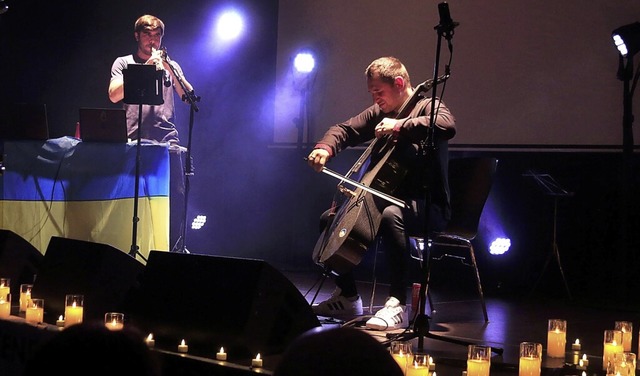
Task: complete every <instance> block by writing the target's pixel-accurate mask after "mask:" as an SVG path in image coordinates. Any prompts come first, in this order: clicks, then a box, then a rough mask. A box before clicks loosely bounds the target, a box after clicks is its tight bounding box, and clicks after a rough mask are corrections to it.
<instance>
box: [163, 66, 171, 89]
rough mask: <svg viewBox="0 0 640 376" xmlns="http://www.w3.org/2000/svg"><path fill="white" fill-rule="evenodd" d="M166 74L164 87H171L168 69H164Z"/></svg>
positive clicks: (164, 75)
mask: <svg viewBox="0 0 640 376" xmlns="http://www.w3.org/2000/svg"><path fill="white" fill-rule="evenodd" d="M163 71H164V74H163V75H162V76H163V77H164V86H166V87H170V86H171V76H169V72H167V70H166V69H163Z"/></svg>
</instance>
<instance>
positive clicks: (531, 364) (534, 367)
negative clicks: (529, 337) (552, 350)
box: [518, 342, 542, 376]
mask: <svg viewBox="0 0 640 376" xmlns="http://www.w3.org/2000/svg"><path fill="white" fill-rule="evenodd" d="M541 371H542V344H541V343H536V342H522V343H520V359H519V366H518V376H540V372H541Z"/></svg>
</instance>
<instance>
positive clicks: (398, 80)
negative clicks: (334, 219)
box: [307, 56, 456, 330]
mask: <svg viewBox="0 0 640 376" xmlns="http://www.w3.org/2000/svg"><path fill="white" fill-rule="evenodd" d="M365 76H366V79H367V88H368V91H369V93H370V94H371V98H372V100H373V105H371V106H370V107H368V108H367V109H365V110H364V111H362V112H361V113H360V114H358V115H356V116H354V117H352V118H350V119H348V120H347V121H345V122H342V123H340V124H336V125H333V126H332V127H330V128H329V129H328V130H327V132H326V133H325V134H324V136H323V137H322V139H321V140H320V141H318V143H317V144H316V146H315V148H314V149H313V150H312V151H311V153H309V156H308V159H307V160H308V163H309V165H310V166H311V167H312V168H313V169H314V170H316V171H318V172H319V171H322V168H323V167H324V166H325V164H326V163H327V161H328V160H329V159H330V158H332V157H334V156H335V155H336V154H338V153H339V152H340V151H342V150H344V149H345V148H347V147H351V146H357V145H359V144H362V143H364V142H366V141H369V140H372V139H374V138H381V137H391V138H392V139H393V140H394V142H395V143H396V146H395V148H396V150H395V152H398V153H401V155H402V156H403V160H404V161H405V162H406V166H405V167H406V168H407V169H408V173H407V175H406V177H405V178H404V179H403V180H402V181H401V182H400V183H399V185H398V187H397V188H396V190H395V191H394V194H393V196H395V197H396V198H399V199H401V200H404V201H405V203H407V206H408V207H409V209H407V208H401V207H399V206H396V205H394V204H388V205H387V206H386V207H385V208H384V209H383V210H382V212H381V217H380V227H379V229H378V232H377V234H376V236H379V237H380V238H381V239H382V246H383V248H384V251H385V256H386V260H387V264H388V269H389V275H390V286H389V295H388V298H387V301H386V303H385V305H384V307H383V308H382V309H381V310H379V311H378V312H376V314H375V316H374V317H372V318H371V319H369V320H368V321H367V323H366V326H367V328H369V329H374V330H388V329H395V328H397V327H400V326H402V325H404V326H406V324H407V321H408V320H407V314H406V301H407V295H408V287H409V281H408V279H409V275H408V274H409V273H408V264H407V260H408V259H409V250H410V248H409V239H408V238H409V235H411V234H413V235H415V234H420V231H421V230H423V229H424V227H423V223H424V221H421V220H422V219H424V218H425V217H426V216H427V215H428V218H429V227H428V228H429V230H430V231H440V230H443V229H444V226H445V225H446V223H447V222H448V220H449V219H450V217H451V206H450V203H449V181H448V162H449V157H448V140H449V139H451V138H452V137H453V136H454V135H455V133H456V128H455V119H454V117H453V115H452V114H451V112H450V111H449V109H448V108H447V107H446V106H445V104H444V103H443V102H442V101H440V100H439V99H437V98H436V99H435V103H434V105H435V116H434V123H435V124H434V125H435V128H434V129H433V132H429V130H430V129H429V128H430V126H431V124H430V119H431V116H430V114H431V106H432V100H433V99H432V98H427V97H421V98H420V99H419V101H418V102H417V103H416V104H415V106H414V107H413V109H410V112H409V115H408V116H407V117H405V118H401V119H399V118H397V116H398V113H399V111H400V109H401V108H402V107H403V105H404V104H405V103H407V102H408V101H409V99H410V98H411V97H412V96H413V95H414V92H415V88H413V87H412V86H411V80H410V78H409V73H408V72H407V69H406V68H405V66H404V65H403V64H402V62H400V60H398V59H396V58H395V57H391V56H388V57H381V58H379V59H376V60H374V61H373V62H372V63H371V64H370V65H369V66H368V67H367V68H366V70H365ZM430 133H431V134H433V140H432V141H433V146H434V149H435V153H433V154H431V153H430V152H429V150H427V149H430V147H428V146H429V145H430V144H429V143H428V142H427V141H428V140H427V138H428V135H429V134H430ZM380 141H383V140H380ZM427 193H429V197H430V207H429V212H428V213H425V211H424V206H425V201H426V197H427ZM330 210H331V209H330ZM330 215H331V212H330V211H329V210H328V211H327V212H325V213H324V214H323V215H322V217H321V224H324V225H326V224H327V223H329V216H330ZM335 283H336V289H335V291H334V292H333V294H332V295H331V297H330V298H329V299H328V300H326V301H324V302H321V303H319V304H317V305H314V306H313V310H314V312H315V313H316V314H317V315H321V316H329V317H337V318H349V317H351V318H352V317H354V316H358V315H362V312H363V311H362V299H361V298H360V296H359V294H358V291H357V289H356V283H355V279H354V276H353V272H351V271H350V272H347V273H343V274H340V275H338V276H337V277H336V278H335Z"/></svg>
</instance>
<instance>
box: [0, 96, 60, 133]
mask: <svg viewBox="0 0 640 376" xmlns="http://www.w3.org/2000/svg"><path fill="white" fill-rule="evenodd" d="M0 139H2V140H35V141H46V140H48V139H49V124H48V121H47V105H45V104H42V103H13V104H5V105H2V106H1V107H0Z"/></svg>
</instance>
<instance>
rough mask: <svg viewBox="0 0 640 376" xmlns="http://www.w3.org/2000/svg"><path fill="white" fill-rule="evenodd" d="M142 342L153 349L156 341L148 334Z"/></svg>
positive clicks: (151, 334)
mask: <svg viewBox="0 0 640 376" xmlns="http://www.w3.org/2000/svg"><path fill="white" fill-rule="evenodd" d="M144 342H145V343H146V344H147V346H148V347H149V348H153V347H154V346H155V345H156V340H155V339H153V333H149V335H148V336H147V338H145V339H144Z"/></svg>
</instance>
